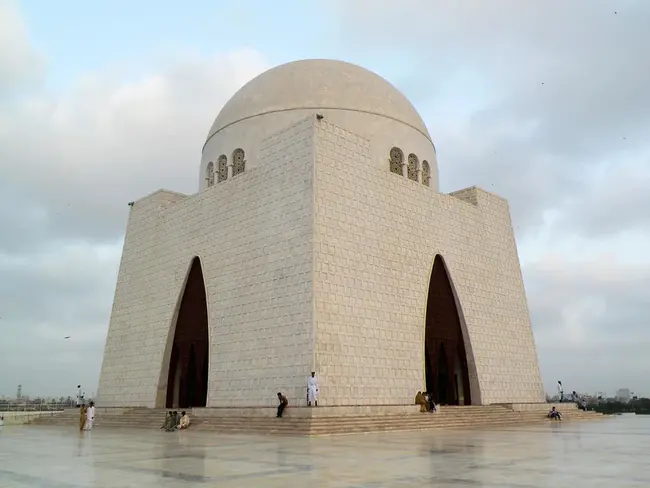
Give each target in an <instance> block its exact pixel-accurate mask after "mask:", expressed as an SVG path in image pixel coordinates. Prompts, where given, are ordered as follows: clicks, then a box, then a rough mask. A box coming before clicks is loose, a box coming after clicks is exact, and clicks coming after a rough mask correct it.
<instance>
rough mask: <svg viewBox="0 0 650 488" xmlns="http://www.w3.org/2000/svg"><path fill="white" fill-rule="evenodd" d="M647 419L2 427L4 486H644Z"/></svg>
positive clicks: (0, 480)
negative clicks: (231, 428) (363, 426)
mask: <svg viewBox="0 0 650 488" xmlns="http://www.w3.org/2000/svg"><path fill="white" fill-rule="evenodd" d="M648 452H650V417H642V416H634V415H624V416H619V417H613V418H611V419H608V420H604V421H601V422H576V423H570V422H567V423H562V422H558V423H546V424H541V425H534V426H530V425H526V426H516V427H510V428H495V429H493V430H486V429H480V430H453V431H451V430H449V431H448V430H437V431H423V432H390V433H372V434H358V435H348V436H336V437H312V438H306V437H271V436H255V435H243V436H242V435H220V434H215V433H211V432H192V431H191V430H190V431H187V432H172V433H165V432H160V431H152V432H146V433H144V432H143V431H133V430H126V429H100V430H96V431H93V432H89V433H82V434H79V433H78V432H76V431H75V430H74V429H72V428H66V427H54V428H48V427H30V426H5V427H4V429H3V430H2V431H0V487H2V488H4V487H11V488H24V487H30V488H88V487H93V488H109V487H110V488H126V487H139V488H140V487H141V488H146V487H162V488H172V487H174V488H175V487H184V488H198V487H208V486H210V487H212V486H218V487H220V488H231V487H238V488H241V487H256V488H267V487H284V488H286V487H294V486H295V487H298V486H316V487H319V488H321V487H322V488H327V487H332V488H383V487H398V488H399V487H415V486H417V487H420V488H421V487H423V486H436V487H452V486H459V487H460V486H462V487H469V486H474V487H479V486H480V487H499V488H502V487H521V488H531V487H554V488H556V487H557V486H576V487H583V486H584V487H589V488H594V487H600V486H603V487H608V488H611V487H612V486H615V487H617V488H622V487H645V488H647V487H648V486H650V464H648V463H647V453H648Z"/></svg>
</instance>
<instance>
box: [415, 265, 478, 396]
mask: <svg viewBox="0 0 650 488" xmlns="http://www.w3.org/2000/svg"><path fill="white" fill-rule="evenodd" d="M424 355H425V372H426V386H427V391H428V392H429V393H431V394H432V396H433V398H434V400H435V401H436V402H437V403H439V404H441V405H470V404H471V403H472V401H471V396H470V390H469V371H468V368H467V354H466V352H465V342H464V340H463V333H462V330H461V328H460V316H459V314H458V309H457V308H456V301H455V299H454V293H453V290H452V288H451V283H450V281H449V276H448V274H447V269H446V268H445V263H444V262H443V260H442V257H441V256H440V255H436V258H435V260H434V262H433V272H432V273H431V280H430V282H429V293H428V297H427V312H426V325H425V334H424Z"/></svg>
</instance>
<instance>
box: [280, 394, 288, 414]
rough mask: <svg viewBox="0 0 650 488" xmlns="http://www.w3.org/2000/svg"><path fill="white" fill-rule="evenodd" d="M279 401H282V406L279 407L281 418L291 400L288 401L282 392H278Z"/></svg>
mask: <svg viewBox="0 0 650 488" xmlns="http://www.w3.org/2000/svg"><path fill="white" fill-rule="evenodd" d="M278 400H279V401H280V404H279V405H278V414H277V418H281V417H282V414H283V413H284V409H285V408H287V405H289V400H287V397H286V396H284V395H283V394H282V393H280V392H278Z"/></svg>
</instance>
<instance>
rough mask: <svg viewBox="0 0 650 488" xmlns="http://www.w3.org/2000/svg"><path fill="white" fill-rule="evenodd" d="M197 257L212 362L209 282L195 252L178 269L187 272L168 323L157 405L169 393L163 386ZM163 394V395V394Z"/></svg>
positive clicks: (177, 271)
mask: <svg viewBox="0 0 650 488" xmlns="http://www.w3.org/2000/svg"><path fill="white" fill-rule="evenodd" d="M195 259H197V260H198V262H199V266H200V268H201V279H202V280H203V289H204V290H205V304H206V308H207V315H208V364H209V363H210V351H211V349H212V344H211V342H212V341H211V335H212V334H211V330H212V329H211V327H210V300H208V297H209V296H210V294H209V293H208V284H207V282H206V279H205V271H204V269H205V268H204V267H203V259H201V256H199V255H198V254H194V255H193V256H192V257H191V258H190V260H189V263H187V262H186V263H183V264H182V265H180V266H179V267H178V268H177V270H176V276H178V274H179V273H181V272H182V271H183V269H184V270H185V274H184V277H183V281H182V282H181V283H180V287H179V288H177V290H178V291H177V293H176V302H175V303H174V309H173V312H172V316H171V318H170V320H169V322H168V323H167V324H168V325H167V338H166V339H165V349H164V351H163V357H162V364H161V366H160V376H159V378H158V394H157V396H156V406H158V405H161V404H162V403H161V402H163V403H164V401H165V399H166V395H167V389H166V388H163V386H164V385H165V384H166V382H167V377H168V375H169V361H170V359H171V353H172V347H173V345H174V337H175V335H176V324H177V322H178V315H179V313H180V310H181V303H182V302H183V297H184V296H185V290H186V289H187V282H188V281H189V279H190V273H191V272H192V266H193V265H194V260H195ZM161 395H162V396H161Z"/></svg>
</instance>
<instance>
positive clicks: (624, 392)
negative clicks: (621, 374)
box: [616, 388, 632, 403]
mask: <svg viewBox="0 0 650 488" xmlns="http://www.w3.org/2000/svg"><path fill="white" fill-rule="evenodd" d="M630 398H632V393H631V392H630V389H629V388H621V389H619V390H617V391H616V399H617V400H618V401H619V402H625V403H627V402H629V401H630Z"/></svg>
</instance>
